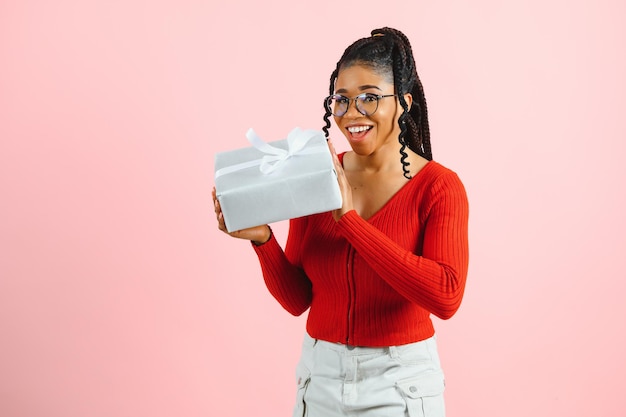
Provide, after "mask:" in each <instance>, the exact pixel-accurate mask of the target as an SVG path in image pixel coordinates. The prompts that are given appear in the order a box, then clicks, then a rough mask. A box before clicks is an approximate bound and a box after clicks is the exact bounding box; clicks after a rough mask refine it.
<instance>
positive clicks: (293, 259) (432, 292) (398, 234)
mask: <svg viewBox="0 0 626 417" xmlns="http://www.w3.org/2000/svg"><path fill="white" fill-rule="evenodd" d="M341 156H343V155H341ZM467 229H468V202H467V196H466V193H465V189H464V187H463V184H462V183H461V181H460V180H459V178H458V176H457V175H456V174H455V173H454V172H452V171H450V170H449V169H447V168H445V167H443V166H442V165H440V164H439V163H437V162H434V161H430V162H429V163H427V164H426V166H425V167H424V168H422V169H421V170H420V171H419V172H418V173H417V174H416V175H415V176H414V177H413V178H412V179H411V180H410V181H408V182H407V183H406V184H405V185H404V186H403V187H402V188H401V189H400V190H399V191H398V192H397V193H396V194H394V195H393V196H392V197H391V199H390V200H389V201H387V203H386V204H385V205H384V206H383V207H382V208H381V209H380V210H379V211H377V212H376V213H375V214H374V215H373V216H371V217H370V218H369V219H367V220H365V219H363V218H362V217H360V216H359V214H358V213H357V212H356V211H355V210H352V211H349V212H347V213H346V214H344V215H343V216H342V217H341V219H339V221H335V220H334V219H333V217H332V214H331V213H330V212H326V213H321V214H316V215H311V216H305V217H301V218H297V219H292V220H290V224H289V234H288V237H287V243H286V245H285V250H284V251H283V249H282V248H281V246H280V245H279V243H278V242H277V241H276V238H275V237H274V236H272V237H271V238H270V240H269V241H267V242H266V243H264V244H262V245H259V246H254V248H255V251H256V253H257V255H258V257H259V261H260V264H261V270H262V272H263V277H264V279H265V283H266V286H267V288H268V290H269V291H270V293H271V294H272V295H273V296H274V297H275V298H276V300H277V301H278V302H279V303H280V304H281V305H282V306H283V308H285V309H286V310H287V311H288V312H290V313H291V314H293V315H300V314H302V313H303V312H305V311H306V310H307V309H308V308H310V310H309V315H308V318H307V324H306V328H307V332H308V333H309V335H311V337H314V338H317V339H322V340H326V341H329V342H337V343H343V344H349V345H355V346H392V345H402V344H406V343H412V342H417V341H420V340H424V339H427V338H429V337H431V336H432V335H433V334H434V327H433V323H432V320H431V318H430V314H431V313H432V314H434V315H436V316H437V317H440V318H442V319H448V318H450V317H451V316H452V315H453V314H454V313H455V312H456V311H457V309H458V308H459V306H460V304H461V299H462V297H463V292H464V289H465V281H466V276H467V269H468V256H469V253H468V237H467V231H468V230H467Z"/></svg>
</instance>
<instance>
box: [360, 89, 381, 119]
mask: <svg viewBox="0 0 626 417" xmlns="http://www.w3.org/2000/svg"><path fill="white" fill-rule="evenodd" d="M356 107H357V109H359V112H361V113H362V114H364V115H366V116H369V115H372V114H374V113H375V112H376V109H377V108H378V96H377V95H376V94H361V95H360V96H358V97H357V98H356Z"/></svg>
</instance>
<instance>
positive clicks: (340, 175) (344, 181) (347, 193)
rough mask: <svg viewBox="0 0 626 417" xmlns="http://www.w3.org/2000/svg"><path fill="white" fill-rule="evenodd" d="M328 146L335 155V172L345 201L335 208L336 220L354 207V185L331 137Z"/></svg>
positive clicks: (334, 215)
mask: <svg viewBox="0 0 626 417" xmlns="http://www.w3.org/2000/svg"><path fill="white" fill-rule="evenodd" d="M328 147H329V148H330V153H331V155H332V157H333V162H334V164H335V172H337V181H338V182H339V190H340V191H341V200H342V202H343V204H342V206H341V208H338V209H337V210H333V218H334V219H335V221H339V219H340V218H341V217H342V216H343V215H344V214H346V213H347V212H349V211H350V210H353V209H354V206H353V204H352V187H351V186H350V183H349V182H348V178H346V173H345V171H344V170H343V166H342V165H341V162H339V157H338V156H337V151H335V147H334V146H333V144H332V142H331V141H330V139H329V140H328Z"/></svg>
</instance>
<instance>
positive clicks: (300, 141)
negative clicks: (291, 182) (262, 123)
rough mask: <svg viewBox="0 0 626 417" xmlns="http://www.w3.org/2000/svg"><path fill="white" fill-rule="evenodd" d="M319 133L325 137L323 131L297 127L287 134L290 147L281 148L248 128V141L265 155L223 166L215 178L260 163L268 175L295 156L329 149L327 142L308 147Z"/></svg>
mask: <svg viewBox="0 0 626 417" xmlns="http://www.w3.org/2000/svg"><path fill="white" fill-rule="evenodd" d="M318 135H320V136H321V137H322V138H323V137H324V136H323V135H324V133H323V132H321V131H318V130H302V129H300V128H299V127H296V128H295V129H293V130H292V131H291V132H289V134H288V135H287V145H288V149H281V148H277V147H275V146H272V145H270V144H269V143H266V142H263V140H262V139H261V138H260V137H259V136H258V135H257V134H256V132H255V131H254V130H253V129H248V132H247V133H246V138H247V139H248V142H250V144H252V146H254V147H255V148H256V149H258V150H259V151H261V152H263V153H264V154H265V155H264V156H263V157H262V158H260V159H255V160H252V161H248V162H242V163H240V164H236V165H232V166H229V167H224V168H221V169H219V170H217V172H215V178H217V177H220V176H222V175H226V174H230V173H232V172H236V171H240V170H242V169H246V168H250V167H253V166H256V165H260V167H259V170H260V171H261V172H262V173H263V174H265V175H267V174H271V173H272V172H274V171H276V170H277V169H278V168H280V167H281V166H282V165H283V164H284V163H285V162H287V160H288V159H289V158H291V157H293V156H296V155H307V154H313V153H320V152H324V151H325V150H328V146H327V145H326V144H325V143H324V145H323V146H309V147H306V145H307V144H308V142H309V141H310V140H311V139H313V138H314V137H316V136H318Z"/></svg>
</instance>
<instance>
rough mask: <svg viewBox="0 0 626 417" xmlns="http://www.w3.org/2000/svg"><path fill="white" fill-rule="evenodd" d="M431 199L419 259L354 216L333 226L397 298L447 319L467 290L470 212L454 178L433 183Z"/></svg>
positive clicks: (464, 196) (354, 212)
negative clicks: (406, 300) (336, 226)
mask: <svg viewBox="0 0 626 417" xmlns="http://www.w3.org/2000/svg"><path fill="white" fill-rule="evenodd" d="M430 194H431V195H430V199H429V201H430V208H427V210H425V211H424V213H427V216H428V217H427V219H426V221H425V225H424V228H425V229H424V243H423V252H422V255H421V256H418V255H416V254H415V253H412V252H411V251H409V250H406V249H404V248H402V247H400V246H399V245H398V244H397V243H396V242H394V241H393V240H392V239H390V238H389V237H388V236H387V235H385V234H384V233H383V232H381V231H380V230H379V229H377V228H376V227H374V226H372V225H371V224H370V223H368V222H367V221H366V220H364V219H363V218H362V217H360V216H359V215H358V214H357V212H356V211H354V210H352V211H350V212H348V213H346V214H345V215H344V216H342V217H341V219H340V220H339V222H338V223H337V225H338V229H339V231H340V233H341V234H342V235H344V236H345V237H346V239H348V240H349V242H350V244H351V245H352V246H353V247H354V248H355V249H356V251H357V252H358V253H359V254H360V255H361V256H362V257H363V258H364V259H365V261H366V262H367V263H368V265H370V267H371V268H372V269H374V271H375V272H376V273H377V274H378V275H379V276H380V277H381V278H382V279H384V280H385V281H386V282H387V283H388V284H389V285H390V286H391V287H392V288H394V289H395V290H396V291H397V292H398V293H399V294H401V295H402V296H404V297H405V298H407V299H408V300H410V301H412V302H414V303H416V304H418V305H420V306H421V307H423V308H425V309H426V310H428V311H430V312H431V313H433V314H434V315H436V316H437V317H439V318H442V319H448V318H450V317H452V316H453V315H454V313H455V312H456V311H457V310H458V308H459V306H460V304H461V300H462V298H463V292H464V290H465V280H466V276H467V269H468V261H469V249H468V236H467V234H468V214H469V208H468V202H467V196H466V193H465V189H464V187H463V184H462V183H461V181H460V180H459V178H458V176H457V175H456V174H454V173H452V172H450V174H448V175H441V176H440V177H439V178H437V180H436V181H435V182H434V183H433V185H432V187H431V190H430Z"/></svg>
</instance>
